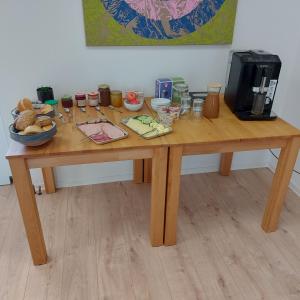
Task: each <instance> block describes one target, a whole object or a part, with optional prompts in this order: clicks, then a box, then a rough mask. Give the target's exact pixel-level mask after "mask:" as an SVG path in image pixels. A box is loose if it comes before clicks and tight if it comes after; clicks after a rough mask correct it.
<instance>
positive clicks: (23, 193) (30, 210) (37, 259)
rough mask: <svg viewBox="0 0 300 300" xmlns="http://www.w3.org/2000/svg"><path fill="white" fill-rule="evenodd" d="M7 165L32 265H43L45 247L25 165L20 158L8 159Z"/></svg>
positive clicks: (45, 253)
mask: <svg viewBox="0 0 300 300" xmlns="http://www.w3.org/2000/svg"><path fill="white" fill-rule="evenodd" d="M9 164H10V167H11V172H12V175H13V180H14V185H15V188H16V192H17V196H18V200H19V205H20V209H21V213H22V216H23V222H24V226H25V230H26V234H27V239H28V243H29V247H30V251H31V256H32V260H33V263H34V264H35V265H42V264H45V263H46V262H47V252H46V246H45V241H44V236H43V231H42V226H41V222H40V217H39V212H38V209H37V204H36V199H35V195H34V191H33V188H32V181H31V177H30V172H29V169H28V166H27V163H26V161H25V160H24V159H22V158H15V159H10V160H9Z"/></svg>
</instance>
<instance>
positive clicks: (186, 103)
mask: <svg viewBox="0 0 300 300" xmlns="http://www.w3.org/2000/svg"><path fill="white" fill-rule="evenodd" d="M191 102H192V97H190V96H188V95H184V96H182V97H181V107H182V108H183V109H184V110H190V108H191Z"/></svg>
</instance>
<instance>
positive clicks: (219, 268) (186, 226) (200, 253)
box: [0, 169, 300, 300]
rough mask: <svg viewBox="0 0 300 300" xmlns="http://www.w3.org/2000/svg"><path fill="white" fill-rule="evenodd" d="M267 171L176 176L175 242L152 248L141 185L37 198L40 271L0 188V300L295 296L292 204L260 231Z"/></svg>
mask: <svg viewBox="0 0 300 300" xmlns="http://www.w3.org/2000/svg"><path fill="white" fill-rule="evenodd" d="M271 179H272V173H271V172H270V171H268V170H267V169H256V170H243V171H233V172H232V175H231V176H230V177H222V176H220V175H218V174H217V173H210V174H201V175H188V176H183V177H182V178H181V182H182V185H181V195H180V208H179V221H178V244H177V245H176V246H173V247H159V248H152V247H151V246H150V241H149V221H150V217H149V211H150V185H149V184H142V185H136V184H133V183H131V182H121V183H120V182H119V183H109V184H99V185H92V186H84V187H74V188H65V189H59V190H58V191H57V193H56V194H51V195H42V196H37V203H38V207H39V211H40V215H41V221H42V227H43V229H44V235H45V241H46V246H47V250H48V255H49V263H48V264H47V265H44V266H39V267H35V266H33V265H32V261H31V257H30V253H29V249H28V245H27V241H26V239H25V232H24V229H23V224H22V220H21V215H20V212H19V208H18V203H17V199H16V195H15V191H14V189H13V187H12V186H6V187H0V207H1V210H0V300H19V299H22V300H23V299H26V300H29V299H30V300H32V299H33V300H35V299H37V300H40V299H45V300H52V299H53V300H54V299H55V300H57V299H92V300H94V299H99V300H100V299H101V300H102V299H103V300H104V299H118V300H119V299H126V300H127V299H130V300H131V299H137V300H140V299H155V300H157V299H158V300H160V299H162V300H165V299H167V300H168V299H174V300H177V299H178V300H179V299H180V300H181V299H191V300H193V299H201V300H202V299H203V300H207V299H208V300H210V299H212V300H216V299H234V300H235V299H238V300H239V299H249V300H252V299H270V300H274V299H275V300H277V299H278V300H283V299H291V300H296V299H299V298H300V272H299V270H300V226H299V224H300V202H299V200H300V199H299V197H297V196H296V195H295V194H294V193H293V192H291V191H289V193H288V197H287V198H288V199H287V201H286V204H285V207H284V211H283V213H282V218H281V222H280V226H279V230H278V231H277V232H275V233H272V234H266V233H264V232H263V231H262V230H261V228H260V223H261V218H262V214H263V209H264V206H265V201H266V197H267V193H268V189H269V188H270V185H271Z"/></svg>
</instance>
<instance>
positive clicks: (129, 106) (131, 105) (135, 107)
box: [123, 99, 144, 111]
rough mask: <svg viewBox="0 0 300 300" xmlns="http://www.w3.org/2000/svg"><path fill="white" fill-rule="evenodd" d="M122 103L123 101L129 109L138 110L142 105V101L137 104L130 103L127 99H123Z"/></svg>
mask: <svg viewBox="0 0 300 300" xmlns="http://www.w3.org/2000/svg"><path fill="white" fill-rule="evenodd" d="M123 103H124V106H125V108H126V109H128V110H130V111H138V110H140V109H141V108H142V107H143V105H144V101H140V103H139V104H130V103H129V102H127V99H125V100H124V102H123Z"/></svg>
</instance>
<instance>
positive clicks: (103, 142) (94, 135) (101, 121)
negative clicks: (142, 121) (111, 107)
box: [76, 120, 128, 145]
mask: <svg viewBox="0 0 300 300" xmlns="http://www.w3.org/2000/svg"><path fill="white" fill-rule="evenodd" d="M105 123H107V124H110V125H112V126H113V127H115V128H117V129H118V130H120V131H122V132H123V134H124V136H121V137H118V138H111V137H109V136H108V135H107V134H105V133H104V134H105V135H106V136H107V137H108V138H109V140H104V141H97V140H96V139H95V137H96V136H98V135H99V134H101V132H102V130H101V131H99V132H98V133H96V134H90V135H87V133H86V132H84V131H83V130H82V129H81V128H80V127H81V126H82V125H89V124H90V125H92V124H105ZM76 127H77V129H78V130H79V131H80V132H81V133H82V134H84V135H85V136H86V138H87V139H90V140H91V141H93V142H94V143H96V144H98V145H103V144H108V143H112V142H116V141H119V140H123V139H126V138H127V137H128V132H127V131H125V130H124V129H123V128H121V127H119V126H117V125H115V124H114V123H112V122H111V121H109V120H95V121H91V122H82V123H76ZM102 133H103V132H102Z"/></svg>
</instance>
